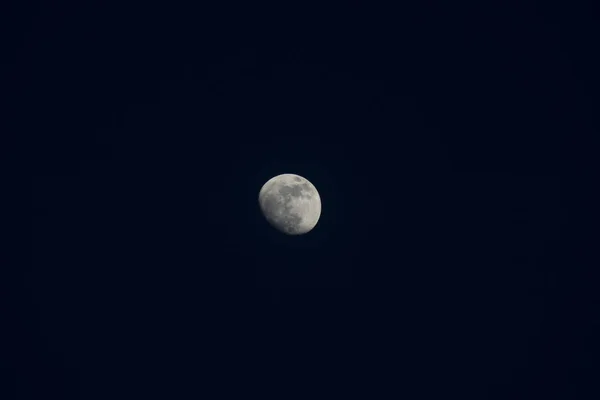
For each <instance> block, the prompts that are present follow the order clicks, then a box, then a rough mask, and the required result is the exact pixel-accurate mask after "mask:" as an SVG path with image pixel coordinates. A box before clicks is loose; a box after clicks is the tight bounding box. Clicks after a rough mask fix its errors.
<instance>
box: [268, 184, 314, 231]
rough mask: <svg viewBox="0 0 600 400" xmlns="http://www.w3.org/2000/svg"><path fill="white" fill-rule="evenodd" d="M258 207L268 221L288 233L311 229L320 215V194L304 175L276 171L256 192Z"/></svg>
mask: <svg viewBox="0 0 600 400" xmlns="http://www.w3.org/2000/svg"><path fill="white" fill-rule="evenodd" d="M258 203H259V205H260V209H261V211H262V213H263V215H264V216H265V218H266V219H267V221H269V223H270V224H271V225H272V226H273V227H275V228H276V229H278V230H279V231H281V232H284V233H286V234H288V235H302V234H304V233H307V232H309V231H310V230H312V229H313V228H314V227H315V225H317V222H318V221H319V217H320V216H321V197H320V196H319V192H317V189H316V188H315V187H314V186H313V184H312V183H310V182H309V181H308V180H307V179H305V178H303V177H301V176H299V175H295V174H282V175H277V176H275V177H273V178H271V179H269V180H268V181H267V183H265V184H264V185H263V187H262V188H261V189H260V193H259V195H258Z"/></svg>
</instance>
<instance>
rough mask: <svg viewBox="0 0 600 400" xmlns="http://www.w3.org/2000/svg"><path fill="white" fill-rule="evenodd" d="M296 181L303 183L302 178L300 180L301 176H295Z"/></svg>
mask: <svg viewBox="0 0 600 400" xmlns="http://www.w3.org/2000/svg"><path fill="white" fill-rule="evenodd" d="M294 180H295V181H296V182H301V181H302V178H300V177H299V176H295V177H294Z"/></svg>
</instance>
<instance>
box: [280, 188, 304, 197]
mask: <svg viewBox="0 0 600 400" xmlns="http://www.w3.org/2000/svg"><path fill="white" fill-rule="evenodd" d="M279 193H281V195H282V196H285V197H286V199H287V198H288V197H289V196H290V195H291V196H294V197H300V196H301V195H302V188H301V187H300V186H299V185H294V186H282V187H280V188H279Z"/></svg>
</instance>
